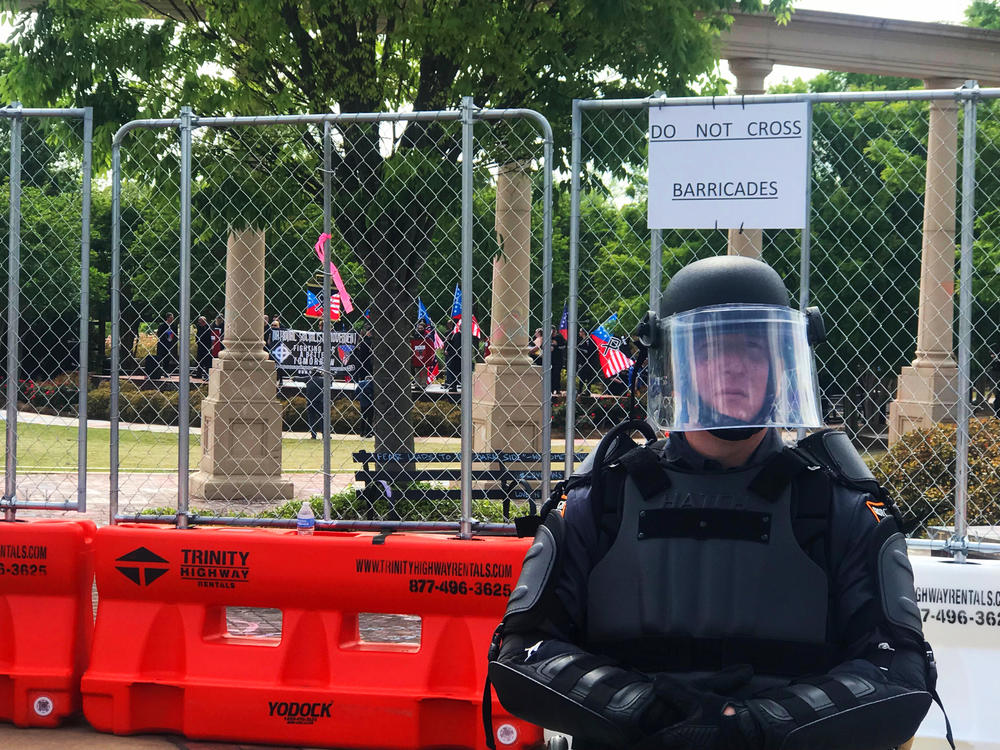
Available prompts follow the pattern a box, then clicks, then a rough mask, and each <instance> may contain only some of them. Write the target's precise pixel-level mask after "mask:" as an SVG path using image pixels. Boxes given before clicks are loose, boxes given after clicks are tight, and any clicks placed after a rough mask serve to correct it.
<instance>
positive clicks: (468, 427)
mask: <svg viewBox="0 0 1000 750" xmlns="http://www.w3.org/2000/svg"><path fill="white" fill-rule="evenodd" d="M475 145H476V144H475V103H474V102H473V100H472V97H471V96H463V97H462V323H463V325H462V341H461V347H462V435H461V438H462V464H461V465H462V480H461V492H462V518H461V521H460V526H459V536H460V537H461V538H462V539H471V538H472V430H473V426H472V188H473V184H472V162H473V154H474V151H475Z"/></svg>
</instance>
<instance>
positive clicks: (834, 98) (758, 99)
mask: <svg viewBox="0 0 1000 750" xmlns="http://www.w3.org/2000/svg"><path fill="white" fill-rule="evenodd" d="M998 98H1000V88H991V89H981V88H976V87H972V88H965V87H962V88H957V89H913V90H910V91H827V92H823V93H816V94H806V93H802V94H736V95H733V96H682V97H668V96H650V97H646V98H644V99H577V100H575V102H574V106H576V107H578V108H579V109H581V110H602V109H652V108H653V107H693V106H699V105H705V104H711V105H712V106H713V107H714V106H722V105H731V104H739V105H741V106H743V105H746V104H786V103H791V102H812V103H813V104H822V103H828V102H907V101H936V100H941V99H945V100H948V99H954V100H959V101H962V100H965V99H998Z"/></svg>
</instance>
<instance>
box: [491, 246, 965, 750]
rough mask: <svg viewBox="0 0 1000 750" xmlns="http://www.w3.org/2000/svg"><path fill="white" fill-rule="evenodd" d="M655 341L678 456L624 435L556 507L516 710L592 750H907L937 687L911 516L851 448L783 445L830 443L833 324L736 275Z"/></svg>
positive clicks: (707, 274)
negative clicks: (905, 529)
mask: <svg viewBox="0 0 1000 750" xmlns="http://www.w3.org/2000/svg"><path fill="white" fill-rule="evenodd" d="M641 336H642V338H643V339H644V341H645V343H647V344H648V345H649V347H650V367H649V390H648V394H647V400H648V404H647V405H648V414H649V421H650V422H652V423H653V424H655V425H656V426H657V427H658V428H660V429H661V430H665V431H667V432H668V437H667V439H665V440H656V437H657V435H656V433H655V432H653V430H652V429H651V428H650V427H649V424H648V423H647V422H634V423H628V424H626V425H624V426H622V427H620V428H616V429H615V430H613V431H612V432H611V433H609V435H608V436H606V437H605V438H604V439H603V440H602V441H601V444H600V446H599V447H598V448H597V449H596V450H595V451H594V453H593V454H592V455H591V456H590V457H589V458H588V460H587V461H586V462H584V464H583V465H582V466H581V468H580V471H579V472H578V473H577V474H576V475H574V477H572V478H571V479H570V480H569V481H568V482H566V483H565V485H564V486H563V488H562V489H561V490H560V492H561V495H560V496H558V497H556V498H555V499H554V500H553V501H550V503H549V504H548V508H547V512H544V513H543V519H544V521H543V523H542V524H541V526H540V527H539V528H538V530H537V533H536V536H535V541H534V544H533V545H532V547H531V549H530V550H529V552H528V554H527V556H526V557H525V562H524V566H523V569H522V573H521V577H520V579H519V581H518V585H517V587H516V588H515V591H514V593H513V594H512V595H511V597H510V601H509V603H508V609H507V612H506V614H505V616H504V620H503V622H502V623H501V626H500V627H499V628H498V634H497V636H496V637H495V639H494V645H493V648H492V649H491V661H490V666H489V676H490V679H491V681H492V682H493V684H494V686H495V688H496V691H497V695H498V697H499V699H500V701H501V703H502V704H503V705H504V706H505V707H506V708H507V709H508V710H510V711H511V712H512V713H514V714H516V715H518V716H521V717H522V718H525V719H527V720H529V721H532V722H535V723H538V724H541V725H543V726H546V727H548V728H551V729H555V730H559V731H562V732H565V733H567V734H571V735H573V738H574V743H573V746H574V748H578V749H586V748H624V747H641V748H677V749H678V750H683V749H688V748H689V749H691V750H724V749H725V750H793V749H794V748H802V749H803V750H807V749H811V750H815V749H817V748H826V749H828V750H838V749H842V750H847V749H848V748H850V749H851V750H888V748H892V747H895V746H897V745H899V744H901V743H903V742H905V741H906V740H908V739H909V738H910V737H912V736H913V734H914V733H915V731H916V729H917V727H918V726H919V724H920V722H921V720H922V719H923V717H924V715H925V713H926V712H927V710H928V708H929V705H930V702H931V700H932V696H934V697H935V698H936V693H935V692H934V682H935V680H936V673H935V667H934V662H933V655H932V654H931V651H930V648H929V646H928V645H927V644H926V642H925V641H924V638H923V634H922V629H921V619H920V613H919V610H918V609H917V606H916V604H915V595H914V590H913V575H912V570H911V568H910V564H909V561H908V560H907V557H906V544H905V539H904V537H903V535H902V533H901V532H900V523H899V518H898V514H897V513H896V512H895V508H894V506H893V505H892V502H891V500H890V498H889V497H888V495H887V494H886V493H885V492H884V491H883V490H882V489H881V488H880V487H879V486H878V485H877V483H876V482H875V480H874V477H873V476H872V475H871V473H870V472H869V471H868V469H867V467H866V466H865V464H864V462H863V461H862V460H861V458H860V457H859V456H858V454H857V453H856V452H855V450H854V449H853V447H852V446H851V444H850V442H848V440H847V438H846V437H845V436H844V435H843V433H839V432H833V431H829V430H827V431H823V432H819V433H815V434H813V435H811V436H809V437H808V438H806V439H805V440H803V441H801V442H800V443H799V444H798V445H797V446H794V447H786V446H785V445H784V443H783V440H782V434H781V432H780V430H782V429H786V430H787V429H794V428H816V427H820V425H821V422H820V415H819V399H818V394H817V387H816V374H815V366H814V364H813V358H812V351H811V344H812V343H815V342H817V341H819V340H822V338H823V335H822V323H821V321H820V319H819V316H818V311H815V310H811V311H809V312H808V313H802V312H799V311H797V310H793V309H791V308H790V306H789V298H788V293H787V291H786V289H785V286H784V284H783V282H782V280H781V278H780V277H779V276H778V274H777V273H776V272H775V271H774V270H773V269H772V268H771V267H769V266H768V265H766V264H765V263H762V262H761V261H758V260H752V259H749V258H742V257H735V256H729V257H726V256H724V257H716V258H710V259H705V260H701V261H697V262H695V263H692V264H690V265H688V266H687V267H685V268H683V269H682V270H681V271H680V272H678V273H677V274H676V275H675V276H674V277H673V279H672V280H671V282H670V283H669V285H668V287H667V289H666V290H665V292H664V295H663V298H662V304H661V308H660V310H659V314H658V315H654V314H652V313H651V314H650V315H649V316H647V319H646V321H645V322H644V324H643V326H642V327H641ZM635 431H642V432H644V433H646V438H647V442H646V444H645V445H636V444H635V443H634V442H633V441H632V439H631V434H634V432H635ZM556 503H557V504H556ZM949 739H950V731H949Z"/></svg>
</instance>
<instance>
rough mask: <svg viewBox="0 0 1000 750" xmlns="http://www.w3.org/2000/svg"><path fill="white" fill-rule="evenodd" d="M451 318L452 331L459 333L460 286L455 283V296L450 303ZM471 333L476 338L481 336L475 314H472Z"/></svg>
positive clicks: (460, 320) (460, 325)
mask: <svg viewBox="0 0 1000 750" xmlns="http://www.w3.org/2000/svg"><path fill="white" fill-rule="evenodd" d="M451 318H452V320H454V321H455V328H454V330H453V331H452V333H459V332H461V330H462V288H461V287H460V286H459V285H458V284H455V298H454V299H453V300H452V303H451ZM472 335H473V336H475V337H476V338H477V339H479V338H482V336H483V331H482V329H481V328H480V327H479V321H477V320H476V316H475V315H473V316H472Z"/></svg>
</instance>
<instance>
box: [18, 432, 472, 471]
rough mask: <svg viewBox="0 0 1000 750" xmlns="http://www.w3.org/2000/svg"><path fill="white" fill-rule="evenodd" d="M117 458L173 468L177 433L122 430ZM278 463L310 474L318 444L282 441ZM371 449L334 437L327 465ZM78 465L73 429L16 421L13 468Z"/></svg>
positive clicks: (446, 446) (94, 440) (93, 447)
mask: <svg viewBox="0 0 1000 750" xmlns="http://www.w3.org/2000/svg"><path fill="white" fill-rule="evenodd" d="M110 436H111V431H110V430H109V429H107V428H104V429H98V428H91V429H89V430H87V468H88V470H90V471H102V470H103V471H107V470H108V466H109V465H110V459H109V441H110ZM118 437H119V447H118V453H119V460H120V468H121V470H122V471H171V470H173V469H174V468H175V467H176V466H177V434H176V433H171V432H141V431H134V430H121V431H119V433H118ZM281 442H282V463H283V466H284V470H285V471H286V472H315V471H321V470H322V468H323V441H322V440H308V439H298V438H285V439H283V440H282V441H281ZM190 445H191V447H190V454H189V455H190V465H191V467H192V468H197V466H198V461H199V460H200V459H201V437H200V436H198V435H192V436H191V439H190ZM460 447H461V446H460V442H459V440H458V438H455V439H454V440H448V441H443V440H439V439H433V440H429V439H426V438H417V444H416V449H417V450H418V451H458V450H460ZM363 448H367V449H368V450H371V449H372V441H371V440H370V439H368V440H363V439H361V438H357V437H353V436H351V437H347V438H341V437H337V436H334V438H333V439H332V440H331V441H330V465H331V466H332V467H333V469H334V470H337V469H342V470H347V471H351V470H353V467H352V459H351V454H352V453H354V452H355V451H359V450H361V449H363ZM76 464H77V429H76V427H67V426H62V425H41V424H25V423H21V424H19V425H18V426H17V465H18V469H19V470H20V471H75V470H76Z"/></svg>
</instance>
